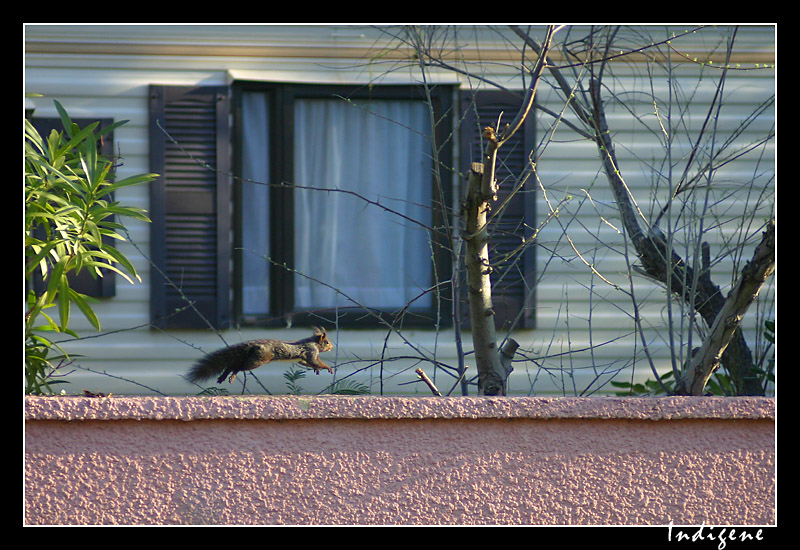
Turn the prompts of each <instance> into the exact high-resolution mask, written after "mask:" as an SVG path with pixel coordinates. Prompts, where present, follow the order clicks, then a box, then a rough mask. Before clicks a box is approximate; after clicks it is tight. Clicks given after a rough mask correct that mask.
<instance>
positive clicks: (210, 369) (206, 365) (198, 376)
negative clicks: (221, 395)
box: [184, 348, 234, 383]
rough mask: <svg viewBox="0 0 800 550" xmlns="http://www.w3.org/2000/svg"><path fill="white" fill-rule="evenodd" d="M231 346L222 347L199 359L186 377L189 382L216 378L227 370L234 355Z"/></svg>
mask: <svg viewBox="0 0 800 550" xmlns="http://www.w3.org/2000/svg"><path fill="white" fill-rule="evenodd" d="M232 355H233V354H232V353H231V350H230V348H222V349H219V350H217V351H215V352H213V353H210V354H208V355H206V356H205V357H203V358H202V359H199V360H198V361H197V362H196V363H195V364H194V365H192V366H191V368H189V372H187V373H186V374H185V375H184V378H185V379H186V380H188V381H189V382H194V383H198V382H204V381H206V380H208V379H209V378H216V377H218V376H220V375H221V374H222V373H223V372H225V370H226V368H227V366H228V364H229V363H230V361H231V360H232V359H234V357H232Z"/></svg>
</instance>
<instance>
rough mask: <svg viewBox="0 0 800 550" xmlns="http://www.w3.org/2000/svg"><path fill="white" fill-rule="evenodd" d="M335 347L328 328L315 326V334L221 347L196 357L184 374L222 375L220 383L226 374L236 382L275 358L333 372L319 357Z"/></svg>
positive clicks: (198, 378)
mask: <svg viewBox="0 0 800 550" xmlns="http://www.w3.org/2000/svg"><path fill="white" fill-rule="evenodd" d="M332 349H333V344H332V343H331V341H330V340H328V335H327V333H326V332H325V329H323V328H317V327H314V334H313V335H311V336H309V337H308V338H303V339H302V340H297V341H296V342H283V341H281V340H266V339H265V340H251V341H249V342H242V343H240V344H235V345H233V346H228V347H227V348H222V349H218V350H217V351H215V352H212V353H210V354H208V355H206V356H205V357H203V358H202V359H200V360H199V361H197V363H195V364H194V365H193V366H192V367H191V368H190V369H189V372H187V373H186V376H185V377H184V378H186V380H188V381H189V382H195V383H197V382H202V381H204V380H207V379H209V378H212V377H214V376H219V378H217V384H222V382H224V381H225V379H226V378H228V382H233V381H234V379H235V378H236V375H237V374H238V373H240V372H242V371H248V370H253V369H254V368H256V367H260V366H261V365H264V364H266V363H270V362H272V361H294V362H296V363H300V364H301V365H303V366H304V367H308V368H310V369H314V372H315V373H316V374H319V371H320V370H322V369H325V370H327V371H329V372H331V373H333V369H332V368H331V367H329V366H328V365H326V364H325V363H324V362H323V361H322V359H320V358H319V354H320V353H322V352H324V351H330V350H332Z"/></svg>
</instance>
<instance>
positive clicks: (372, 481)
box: [25, 397, 775, 525]
mask: <svg viewBox="0 0 800 550" xmlns="http://www.w3.org/2000/svg"><path fill="white" fill-rule="evenodd" d="M25 406H26V411H25V418H26V423H25V430H26V431H25V450H26V457H25V476H26V479H25V487H26V494H25V508H26V510H25V514H26V515H25V519H26V522H27V523H28V524H639V525H642V524H660V525H664V524H668V523H669V522H670V521H672V522H674V524H675V525H680V524H696V525H699V524H701V523H704V524H705V525H724V524H747V525H753V524H773V523H774V521H775V432H774V420H775V404H774V401H773V400H771V399H765V398H663V399H654V398H648V399H613V398H477V397H476V398H433V397H431V398H394V397H387V398H381V397H241V398H238V397H213V398H159V397H154V398H142V397H136V398H115V397H112V398H99V399H98V398H81V397H28V398H26V399H25Z"/></svg>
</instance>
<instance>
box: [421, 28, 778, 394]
mask: <svg viewBox="0 0 800 550" xmlns="http://www.w3.org/2000/svg"><path fill="white" fill-rule="evenodd" d="M511 30H512V31H513V32H514V34H515V35H516V36H517V37H518V39H519V40H520V41H521V44H522V47H520V48H519V51H520V52H521V62H520V66H521V67H525V66H526V55H527V53H528V52H533V54H535V56H536V61H535V63H534V64H533V69H531V70H530V71H529V75H528V76H529V77H530V79H531V82H530V87H529V88H528V90H527V92H526V97H525V100H524V101H523V107H522V109H521V110H520V112H519V113H518V114H517V116H516V118H515V120H514V123H512V124H511V125H509V126H507V127H506V128H504V129H502V130H499V129H497V128H492V127H488V128H486V129H485V133H484V137H485V138H486V140H487V141H486V151H485V157H484V160H483V163H482V164H477V165H473V167H472V173H471V175H470V180H469V184H468V190H467V199H466V202H465V204H466V208H465V210H464V212H465V216H466V242H467V252H466V257H465V261H466V265H467V273H468V278H467V281H468V286H469V289H468V290H469V305H470V318H471V321H472V329H473V343H474V345H475V354H476V361H477V363H478V370H479V376H480V382H479V388H481V393H487V394H495V393H497V394H501V393H503V383H504V381H505V377H506V376H507V374H508V372H509V368H508V365H506V366H505V367H504V366H503V365H502V363H501V361H500V358H499V357H500V356H499V354H498V352H497V350H496V346H495V343H496V340H497V338H496V336H495V334H494V324H493V322H491V318H492V314H493V312H492V304H491V289H490V287H489V281H488V274H489V271H490V270H491V265H490V263H489V259H488V255H487V252H486V250H487V248H486V240H487V236H486V232H485V228H486V217H485V216H486V213H487V212H488V211H489V210H490V209H491V207H492V206H493V203H492V197H494V196H496V186H495V183H494V180H493V175H494V160H495V154H496V150H497V148H499V147H500V146H501V145H502V143H504V140H505V139H506V137H507V132H508V131H509V130H511V131H513V130H514V129H515V128H516V127H518V126H517V123H518V122H519V120H520V118H521V117H523V118H524V117H525V116H527V114H528V113H529V111H530V106H531V104H532V103H531V101H532V99H533V95H534V93H535V90H536V86H537V85H538V84H539V80H540V77H541V75H542V71H543V70H544V69H545V68H546V69H547V73H548V74H549V76H550V77H551V78H552V87H553V88H554V89H555V90H557V91H559V92H560V93H561V94H562V96H563V100H564V110H563V111H562V112H561V113H556V112H552V111H548V112H545V114H547V115H550V116H553V117H554V119H555V120H556V122H557V123H558V124H562V125H566V126H568V127H569V128H570V129H572V130H573V131H574V132H576V133H577V134H578V135H579V136H581V137H582V138H584V139H587V140H590V141H591V142H593V143H594V144H595V145H596V148H597V152H598V160H599V162H600V166H601V167H602V171H603V173H604V174H605V177H606V179H607V182H608V185H609V186H610V188H611V190H612V192H613V196H614V200H615V203H616V209H617V214H618V216H619V218H620V219H621V221H622V229H623V231H624V235H625V237H626V239H627V242H628V243H630V244H631V245H632V246H633V251H634V252H635V255H636V261H638V264H636V265H633V264H634V262H630V264H631V265H630V274H631V275H633V274H636V273H639V274H642V275H644V276H646V277H648V278H650V279H651V280H654V281H657V282H659V283H660V284H662V285H664V287H665V288H667V289H668V290H669V292H668V298H667V300H668V304H669V303H670V298H669V296H670V295H671V296H675V297H676V298H678V300H679V301H680V302H681V303H683V304H685V307H686V310H687V311H688V312H689V317H690V318H691V317H692V316H693V314H694V313H695V312H696V313H698V314H699V315H700V318H701V319H702V321H703V322H704V326H700V325H698V324H696V323H690V324H689V327H688V333H689V336H688V338H687V340H688V342H689V343H691V339H692V336H693V334H694V332H695V331H704V332H706V335H705V338H704V342H703V345H702V347H701V348H700V350H699V352H697V351H696V352H695V353H693V358H690V359H689V360H687V361H686V362H685V364H683V365H681V364H680V363H679V362H677V361H673V374H674V377H675V380H676V384H675V388H674V390H669V391H672V392H674V393H687V394H693V395H701V394H702V393H703V391H704V388H705V385H706V383H707V381H708V379H709V377H710V376H711V374H712V373H713V372H715V371H716V369H717V368H718V367H719V365H720V364H721V365H722V366H724V368H725V369H726V371H727V372H728V374H729V377H730V380H731V383H732V385H733V392H734V393H735V394H739V395H742V394H763V391H764V387H763V383H762V380H761V379H759V377H758V376H756V375H754V373H753V371H752V369H753V368H754V360H753V355H752V353H751V351H750V348H749V347H748V345H747V342H746V341H745V338H744V335H743V333H742V331H741V330H739V329H738V326H739V324H740V322H741V320H742V318H743V315H744V312H745V310H746V308H747V306H748V305H749V304H750V303H752V302H753V300H754V299H755V297H756V296H757V295H758V293H759V290H760V288H761V286H762V285H763V284H764V282H765V281H766V280H767V279H768V278H769V276H770V274H771V273H772V271H773V270H774V225H775V222H774V218H773V217H771V216H769V217H770V219H768V220H767V221H766V223H765V224H764V225H763V226H762V227H763V228H765V231H764V233H763V238H762V240H761V243H760V245H759V247H758V250H757V251H756V253H755V255H754V256H753V259H752V260H751V262H749V263H748V264H747V266H745V267H744V268H743V269H742V270H741V272H740V274H739V276H738V283H736V284H735V285H734V287H733V290H732V291H731V293H730V294H729V296H728V297H727V298H726V297H725V296H724V295H723V292H722V290H721V288H720V286H719V285H718V284H716V283H714V282H713V281H712V278H711V266H712V261H711V260H710V258H709V255H708V251H709V245H708V243H707V242H706V240H705V239H706V233H707V232H708V228H707V227H706V226H705V225H704V224H705V223H707V220H708V216H709V215H710V214H711V213H710V211H709V205H710V202H709V200H710V191H709V190H710V189H712V187H713V186H714V184H715V181H714V176H715V174H716V172H717V171H718V170H719V169H720V168H721V167H723V166H725V165H726V164H727V163H729V162H731V161H733V160H734V159H736V158H738V157H740V156H744V155H747V154H749V153H752V152H758V151H759V150H760V148H761V147H762V146H764V145H765V144H766V143H768V142H769V140H770V139H771V138H772V135H773V132H768V133H767V135H766V136H764V137H763V138H762V139H759V140H757V141H756V142H755V143H751V144H746V145H744V146H742V145H740V144H738V143H737V142H736V138H737V137H738V136H739V135H741V134H742V132H743V131H744V128H746V127H747V126H749V125H750V124H752V123H753V121H755V120H756V119H757V118H758V115H759V113H761V112H764V111H765V109H766V107H768V106H769V105H770V104H771V102H770V101H767V102H765V104H762V105H757V106H756V107H755V109H754V112H753V114H752V116H750V117H747V118H746V119H745V121H744V122H743V123H742V125H741V126H740V127H739V128H738V129H736V130H735V131H734V132H733V133H732V134H731V135H730V136H728V137H727V138H724V137H722V136H721V135H720V133H719V132H718V131H717V129H716V121H717V120H718V118H719V116H720V112H721V110H722V109H723V107H724V106H725V103H724V101H723V97H724V89H725V83H726V77H727V74H728V72H729V70H731V69H730V55H731V53H732V52H733V51H734V43H735V38H736V29H735V28H732V29H731V32H730V33H729V35H728V37H727V42H726V43H725V44H723V51H724V52H725V53H726V56H727V57H726V60H725V62H724V63H723V64H722V65H721V67H720V69H718V70H719V76H718V79H717V87H716V94H715V96H714V99H713V100H712V102H711V107H710V109H709V111H708V113H707V116H706V119H705V122H704V124H703V125H702V127H701V128H700V129H699V131H697V132H695V133H694V134H693V135H692V136H691V139H692V140H693V148H692V150H691V152H690V155H689V159H688V161H687V162H686V163H685V168H684V170H683V172H682V174H681V175H680V177H679V178H675V179H674V180H673V179H672V177H671V176H670V178H668V181H669V187H670V190H669V195H668V197H667V199H666V200H665V201H664V206H663V208H662V209H661V210H660V212H657V213H655V214H654V216H653V217H652V218H648V216H646V215H645V214H644V213H643V212H642V211H641V210H640V208H639V206H638V203H637V201H636V199H635V197H634V196H633V193H632V191H631V189H630V188H629V186H628V185H627V183H626V181H625V178H624V174H625V166H623V165H622V164H621V163H620V162H619V161H618V159H617V156H616V153H615V146H616V144H615V142H614V138H613V131H612V129H611V128H610V127H609V123H608V120H607V107H606V99H604V95H606V94H608V93H609V90H610V89H611V87H610V86H607V85H606V83H605V81H606V78H612V79H613V78H614V77H613V72H612V68H611V66H610V63H611V61H612V60H619V59H620V58H624V57H625V56H632V55H640V56H650V58H651V59H650V60H648V67H649V66H650V63H652V64H657V63H659V62H661V63H663V64H664V65H666V66H667V75H668V78H670V79H673V78H674V77H673V76H672V73H671V71H672V70H673V69H672V67H671V66H669V63H670V62H669V53H674V52H677V50H676V49H675V48H674V46H673V45H672V42H673V40H674V37H673V38H672V40H671V39H664V40H662V41H660V42H659V41H654V40H652V39H650V38H645V36H644V35H642V36H641V37H640V38H641V39H642V41H641V43H639V44H637V45H635V46H631V45H630V44H626V45H625V46H624V47H620V46H619V45H618V44H617V39H618V38H619V35H620V32H619V30H620V29H619V28H615V27H610V28H594V27H591V28H587V29H586V30H587V32H586V34H585V36H582V37H580V38H578V39H574V40H571V41H569V43H568V42H567V41H566V40H565V41H564V42H563V43H562V50H561V53H562V59H563V60H565V62H562V63H560V64H555V63H550V62H548V54H549V52H550V51H551V48H552V47H553V46H552V38H553V32H554V29H553V28H548V29H547V30H546V32H545V38H544V39H543V40H541V41H540V40H538V39H537V38H536V37H535V36H533V35H532V34H531V33H530V32H529V31H528V30H526V29H522V28H520V27H516V26H512V27H511ZM687 34H688V33H687ZM662 49H666V50H667V55H666V56H665V55H664V54H663V53H662ZM670 50H673V52H670ZM441 51H443V50H442V48H432V47H431V48H428V49H427V50H425V51H417V52H416V55H417V56H418V57H419V59H424V62H425V63H426V64H428V65H429V66H432V67H437V68H439V69H448V70H454V71H458V72H460V73H462V74H468V75H469V76H470V77H473V78H476V79H480V80H481V81H482V82H484V83H491V82H490V80H489V78H487V76H486V74H484V73H481V74H476V73H470V72H469V69H468V68H467V66H466V64H465V65H464V67H463V68H462V67H457V66H456V65H455V64H453V63H451V62H450V61H449V60H447V59H446V58H445V57H444V56H443V55H441V54H440V52H441ZM678 53H679V52H678ZM664 59H666V61H664ZM523 70H525V69H523ZM672 82H673V81H672V80H670V85H673V83H672ZM612 98H613V99H614V100H615V101H617V103H621V102H622V100H619V99H618V98H617V97H614V96H613V95H612ZM622 103H623V104H624V102H622ZM566 111H571V113H572V114H573V115H574V118H573V117H567V116H566ZM662 129H663V130H664V133H665V134H666V136H667V137H666V139H665V150H666V151H667V153H668V154H671V147H672V140H673V139H674V136H673V133H676V131H677V128H668V129H665V128H664V126H663V124H662ZM707 150H710V151H711V152H710V153H707V152H705V151H707ZM670 169H672V165H671V166H670ZM532 171H533V173H534V174H536V166H535V164H534V165H532ZM519 177H525V176H524V175H520V176H519ZM702 193H705V194H706V195H705V197H704V200H705V202H704V203H703V208H702V209H701V211H700V213H699V214H698V215H697V217H696V218H694V220H693V221H692V224H694V225H692V224H689V223H687V224H686V226H687V227H693V228H694V231H695V236H694V237H693V238H689V239H684V240H683V242H684V246H685V247H686V250H687V252H689V253H690V254H691V255H692V258H690V259H687V258H685V257H683V256H682V255H680V254H679V252H678V248H679V246H678V243H679V240H678V229H677V224H675V223H674V222H675V221H676V220H675V219H673V218H670V216H671V214H672V213H671V209H672V208H680V209H681V215H683V209H685V208H686V206H687V204H688V202H687V199H686V197H691V196H693V195H695V196H696V195H699V194H702ZM767 195H769V194H767ZM679 198H680V199H682V200H683V201H684V202H679V200H678V199H679ZM758 199H759V200H764V199H767V200H768V199H769V197H768V196H765V195H761V196H759V197H758ZM692 200H696V198H695V197H693V199H692ZM676 204H677V205H678V206H677V207H676V206H675V205H676ZM756 210H757V211H758V212H763V210H764V209H763V207H758V208H757V209H756ZM554 213H555V212H554ZM662 218H664V219H666V220H668V221H670V222H672V223H670V224H669V227H668V229H667V231H666V232H665V231H663V230H662V229H661V228H660V227H659V221H660V220H662ZM650 220H653V221H650ZM681 223H683V220H681ZM751 224H752V218H750V219H744V220H743V226H750V225H751ZM756 229H757V228H756ZM753 235H755V233H754V232H752V231H750V232H749V233H747V234H746V235H745V237H744V238H743V239H742V241H741V242H740V244H738V245H736V246H733V247H732V249H733V250H739V249H741V248H742V247H743V246H744V244H745V243H748V242H752V240H753ZM567 239H568V237H567ZM568 240H569V239H568ZM570 243H571V241H570ZM692 243H694V244H692ZM573 248H574V246H573ZM576 253H578V252H577V250H576ZM728 253H730V252H728ZM578 255H579V256H580V253H578ZM626 257H627V253H626ZM582 259H583V258H582ZM717 261H719V259H717ZM584 262H585V263H586V264H587V266H590V268H591V269H594V267H592V266H591V265H590V263H589V262H586V261H585V260H584ZM596 274H597V275H598V276H600V278H601V279H602V278H603V277H602V276H601V275H600V274H599V273H596ZM604 280H605V279H604ZM630 295H631V298H632V300H634V302H635V300H636V298H635V297H634V292H633V287H631V291H630ZM634 307H635V308H637V307H638V306H637V304H636V303H634ZM669 307H671V306H669ZM681 307H683V306H681ZM637 311H638V310H637ZM634 319H635V321H636V323H637V325H638V328H637V330H638V331H639V332H642V331H643V329H642V327H641V319H640V317H639V313H638V312H637V313H635V314H634ZM671 328H672V327H670V330H671ZM643 341H644V340H643ZM645 347H646V343H645ZM690 348H691V346H690ZM679 355H680V354H678V356H679ZM651 365H652V363H651ZM653 372H654V374H656V377H657V378H659V377H658V373H657V372H656V371H655V368H654V367H653ZM659 380H660V378H659ZM665 389H667V388H666V387H665Z"/></svg>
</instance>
